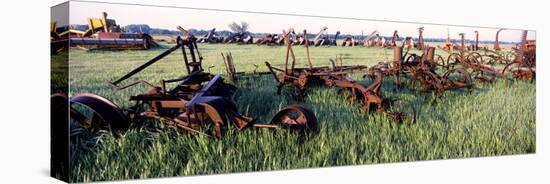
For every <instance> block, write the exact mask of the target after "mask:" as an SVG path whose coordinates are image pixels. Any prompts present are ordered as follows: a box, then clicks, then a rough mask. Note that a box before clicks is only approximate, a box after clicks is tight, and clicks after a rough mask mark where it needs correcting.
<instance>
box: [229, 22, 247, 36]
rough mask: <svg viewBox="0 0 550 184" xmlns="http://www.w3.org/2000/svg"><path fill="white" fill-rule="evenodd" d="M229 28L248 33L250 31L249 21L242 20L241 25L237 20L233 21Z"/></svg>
mask: <svg viewBox="0 0 550 184" xmlns="http://www.w3.org/2000/svg"><path fill="white" fill-rule="evenodd" d="M227 26H229V29H231V31H233V32H236V33H246V32H248V23H247V22H244V21H243V22H241V24H240V25H239V24H238V23H237V22H233V23H231V24H229V25H227Z"/></svg>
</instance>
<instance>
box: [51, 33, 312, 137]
mask: <svg viewBox="0 0 550 184" xmlns="http://www.w3.org/2000/svg"><path fill="white" fill-rule="evenodd" d="M178 29H179V30H180V31H181V32H183V33H184V37H183V38H181V37H178V38H177V43H176V45H175V46H173V47H172V48H170V49H168V50H166V51H165V52H163V53H161V54H160V55H158V56H156V57H154V58H152V59H151V60H149V61H148V62H146V63H144V64H143V65H141V66H139V67H137V68H136V69H134V70H132V71H130V72H129V73H128V74H126V75H124V76H122V77H121V78H119V79H117V80H115V81H113V82H111V84H112V85H113V86H114V87H115V88H116V89H118V90H122V89H126V88H128V87H131V86H134V85H137V84H145V85H147V86H149V90H148V91H147V92H145V93H142V94H138V95H135V96H131V97H130V101H133V102H135V105H134V106H132V107H130V108H128V109H122V108H119V107H118V106H117V105H115V104H114V103H113V102H111V101H109V100H108V99H106V98H103V97H101V96H98V95H95V94H89V93H85V94H76V95H74V96H73V97H71V98H70V99H66V100H56V101H61V102H65V103H69V104H70V105H69V109H70V117H71V119H72V120H74V121H76V122H78V123H79V124H80V126H82V127H84V128H88V129H92V130H96V129H102V128H103V127H108V128H110V129H111V131H112V132H113V133H114V135H115V136H118V135H120V133H122V132H124V131H126V130H127V129H128V128H129V126H130V124H132V123H134V124H135V123H141V122H144V120H147V119H155V120H159V121H161V122H163V123H166V124H168V125H172V126H176V127H179V128H181V129H183V130H186V131H188V132H192V133H199V134H202V135H207V136H209V137H218V138H220V137H222V136H223V133H224V127H227V126H225V125H226V124H229V123H231V124H233V125H234V127H236V128H237V129H238V130H242V129H245V128H247V127H256V128H288V129H291V130H296V131H298V132H300V133H304V134H305V133H312V132H314V131H316V130H317V129H318V127H317V120H316V117H315V114H314V113H313V112H312V111H311V110H309V109H308V108H306V107H305V106H303V105H289V106H287V107H285V108H283V109H282V110H281V111H279V112H278V113H277V114H276V115H275V116H274V117H273V119H272V120H271V122H270V123H260V122H259V121H257V120H255V119H253V118H251V117H246V116H244V115H241V114H240V113H239V112H238V110H237V106H236V104H235V102H234V101H233V97H234V94H235V92H236V90H237V88H236V87H235V86H233V85H231V84H228V83H225V82H224V79H223V78H222V77H221V76H220V75H214V74H210V73H207V72H204V70H203V68H202V60H203V58H202V56H201V54H200V52H199V51H198V48H197V43H196V38H195V37H194V36H193V35H191V34H190V33H189V32H187V31H186V30H184V29H183V28H181V27H178ZM178 49H181V52H182V55H183V61H184V64H185V67H186V70H187V75H185V76H183V77H180V78H176V79H169V80H161V81H160V84H159V85H153V84H151V83H149V82H147V81H144V80H138V81H136V82H132V83H130V84H128V85H125V86H121V83H122V82H123V81H125V80H127V79H129V78H130V77H132V76H134V75H135V74H137V73H139V72H141V71H142V70H144V69H146V68H147V67H148V66H150V65H152V64H154V63H155V62H157V61H159V60H161V59H162V58H164V57H165V56H167V55H169V54H170V53H172V52H174V51H176V50H178ZM174 83H175V87H173V88H167V85H169V84H174ZM53 98H54V97H52V99H53ZM55 98H56V99H60V97H58V96H56V97H55ZM52 101H53V100H52ZM86 112H88V113H86ZM88 114H91V115H88Z"/></svg>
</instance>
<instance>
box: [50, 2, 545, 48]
mask: <svg viewBox="0 0 550 184" xmlns="http://www.w3.org/2000/svg"><path fill="white" fill-rule="evenodd" d="M52 10H53V9H52ZM102 12H107V13H108V18H109V19H114V20H116V22H117V24H119V25H122V26H124V25H128V24H148V25H149V26H150V27H152V28H163V29H169V30H176V27H177V26H178V25H181V26H182V27H184V28H186V29H191V28H194V29H205V30H209V29H212V28H216V30H228V29H229V28H228V27H227V25H228V24H230V23H231V22H233V21H235V22H241V21H244V22H247V23H248V24H249V25H250V26H249V31H250V32H259V33H281V32H282V30H283V29H288V28H294V29H295V30H297V31H300V32H301V31H302V30H304V29H306V30H307V31H308V33H313V34H315V33H317V32H319V31H320V29H321V28H322V27H324V26H326V27H328V30H327V31H328V32H329V33H330V34H334V33H335V32H336V31H340V32H341V33H342V34H353V35H361V34H362V33H363V34H364V35H367V34H369V33H371V32H372V31H374V30H378V31H379V33H380V35H382V36H391V35H392V34H393V31H394V30H398V32H399V36H400V37H405V36H412V37H415V38H416V37H417V36H418V30H417V28H419V27H424V38H446V37H447V32H448V33H449V35H450V37H451V38H452V39H459V38H460V37H459V35H458V34H459V33H465V34H466V39H472V40H473V39H474V36H475V34H474V31H476V30H477V31H479V38H480V40H490V41H494V40H495V33H496V31H497V30H498V29H497V28H474V27H461V26H448V25H435V24H416V23H402V22H385V21H373V20H358V19H342V18H327V17H304V16H295V15H275V14H261V13H244V12H232V11H218V10H204V9H200V10H199V9H189V8H181V7H176V8H170V7H150V6H139V5H121V4H104V3H94V2H77V1H72V2H71V3H70V13H69V14H70V18H71V19H70V24H87V18H99V17H101V13H102ZM63 15H64V14H59V13H57V14H54V13H52V16H51V19H52V21H56V20H58V19H63V18H62V16H63ZM62 22H63V21H62ZM65 24H66V23H65ZM62 25H64V23H59V21H58V26H62ZM521 32H522V31H521V30H514V29H509V30H504V31H502V32H501V33H500V36H499V40H500V41H511V42H519V41H520V38H521ZM535 36H536V35H535V32H534V31H529V33H528V39H535Z"/></svg>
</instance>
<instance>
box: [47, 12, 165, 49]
mask: <svg viewBox="0 0 550 184" xmlns="http://www.w3.org/2000/svg"><path fill="white" fill-rule="evenodd" d="M51 27H52V28H51V36H50V38H51V47H52V53H56V52H57V51H59V50H62V49H63V48H65V47H67V46H76V47H79V48H85V47H90V46H91V47H94V46H95V47H98V48H119V49H129V48H137V49H149V48H152V47H156V46H158V44H157V43H156V42H155V41H154V40H153V38H152V37H151V36H150V35H148V34H145V33H125V32H123V31H122V28H121V27H120V25H117V24H116V21H115V20H114V19H108V18H107V13H105V12H103V14H102V16H101V18H88V28H87V29H86V30H84V31H81V30H76V29H71V28H70V27H69V26H66V27H63V28H58V27H57V23H56V22H52V24H51Z"/></svg>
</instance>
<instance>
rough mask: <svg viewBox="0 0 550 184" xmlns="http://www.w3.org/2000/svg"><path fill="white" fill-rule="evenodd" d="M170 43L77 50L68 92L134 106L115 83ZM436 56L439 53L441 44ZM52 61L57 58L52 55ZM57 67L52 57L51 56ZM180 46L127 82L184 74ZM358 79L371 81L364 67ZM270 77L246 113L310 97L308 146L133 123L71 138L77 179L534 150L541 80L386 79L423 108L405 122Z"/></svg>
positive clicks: (402, 107) (240, 59)
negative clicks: (285, 91) (420, 89)
mask: <svg viewBox="0 0 550 184" xmlns="http://www.w3.org/2000/svg"><path fill="white" fill-rule="evenodd" d="M199 47H200V51H201V52H202V54H203V56H204V63H203V66H204V68H207V67H208V66H214V67H213V68H211V69H210V72H211V73H215V74H224V75H225V68H224V67H223V60H222V57H221V55H220V53H221V52H229V51H230V52H232V54H233V58H234V61H235V63H236V68H237V71H244V72H252V71H253V70H254V68H255V67H254V65H255V64H256V65H258V66H259V67H258V71H267V68H266V67H265V65H264V64H263V63H264V61H269V62H271V64H273V65H274V66H282V65H283V63H284V60H283V59H284V56H285V48H284V47H269V46H256V45H233V44H223V45H221V44H220V45H211V44H199ZM294 49H295V52H296V55H297V62H298V66H305V64H306V59H305V56H306V55H305V49H304V48H303V47H294ZM310 50H311V56H312V59H313V62H314V65H317V66H320V65H329V64H330V63H329V58H334V57H335V56H336V55H337V54H343V55H344V64H346V65H352V64H363V65H368V66H372V65H374V64H376V63H378V62H380V61H384V60H390V59H391V58H392V50H390V49H380V48H364V47H355V48H342V47H321V48H311V49H310ZM162 51H164V49H155V50H129V51H98V50H96V51H83V50H78V49H71V51H70V60H69V65H70V67H69V68H70V73H69V76H70V80H69V84H70V89H69V90H70V95H74V94H76V93H82V92H90V93H95V94H98V95H100V96H104V97H106V98H108V99H110V100H112V101H114V102H115V103H116V104H118V105H119V106H121V107H129V106H131V105H133V104H131V103H130V101H129V100H128V98H129V96H131V95H136V94H139V93H143V92H145V90H146V87H145V86H139V87H134V88H130V89H125V90H122V91H117V90H115V89H114V88H112V87H111V86H110V85H109V84H108V82H109V81H113V80H115V79H117V78H119V77H121V76H122V75H124V74H125V73H127V72H129V71H130V70H132V69H134V68H135V67H137V66H139V65H141V64H143V63H144V62H146V61H147V60H148V59H150V58H152V57H154V56H156V55H157V54H159V53H161V52H162ZM436 53H440V51H437V52H436ZM52 62H55V60H54V61H52ZM52 64H53V63H52ZM185 74H186V72H185V69H184V64H183V61H182V58H181V53H180V52H174V53H172V54H171V55H169V56H168V57H167V58H165V59H164V60H162V61H160V62H158V63H156V64H154V65H152V66H151V67H149V68H148V69H146V70H144V71H143V72H142V73H140V74H138V75H136V76H134V77H133V78H131V79H129V80H128V81H129V82H130V81H133V80H137V79H144V80H147V81H150V82H153V83H158V81H160V80H161V79H172V78H177V77H179V76H182V75H185ZM352 77H353V78H355V79H357V80H358V81H359V82H361V83H364V84H368V83H370V81H369V80H368V79H362V78H361V77H360V75H359V74H356V75H353V76H352ZM274 84H275V82H274V80H273V79H272V77H271V76H269V75H264V76H260V77H257V78H254V79H249V80H244V81H241V82H240V83H239V84H238V86H239V89H240V91H239V95H238V96H239V98H238V100H237V105H238V107H239V111H240V112H241V113H242V114H243V115H246V116H250V117H255V118H258V119H259V120H262V121H269V120H270V118H271V117H272V116H273V115H275V113H276V112H277V111H279V110H280V109H281V108H283V107H284V106H286V105H289V104H293V103H305V104H306V105H307V106H308V107H310V108H311V109H313V111H314V112H315V113H316V115H317V118H318V120H319V124H320V131H319V133H318V134H317V135H315V136H313V137H311V138H310V139H309V140H307V141H305V142H304V143H300V142H299V141H297V140H298V136H297V135H295V134H294V133H293V132H289V131H286V130H266V129H262V130H260V129H246V130H244V131H237V130H232V131H229V132H228V133H227V135H226V136H225V137H224V138H223V139H221V140H217V139H212V138H207V137H204V136H201V135H189V134H186V133H182V131H180V130H177V129H175V128H172V127H165V126H163V125H161V124H159V123H157V124H155V125H151V126H154V127H147V128H143V129H131V130H130V131H129V132H127V133H126V134H125V136H123V137H122V138H120V139H115V138H113V136H111V135H110V134H104V135H102V136H101V137H96V138H93V139H92V138H90V139H86V137H88V136H86V135H80V136H78V137H79V138H78V139H72V140H71V148H72V149H71V169H72V171H73V172H71V181H74V182H88V181H97V180H121V179H137V178H151V177H168V176H186V175H197V174H218V173H230V172H248V171H266V170H279V169H296V168H311V167H327V166H341V165H355V164H373V163H389V162H403V161H418V160H435V159H450V158H466V157H481V156H496V155H509V154H525V153H535V151H536V148H535V84H534V83H530V82H522V81H518V82H513V83H512V84H511V85H510V86H505V84H504V82H503V81H498V82H496V83H495V84H491V85H482V84H479V85H477V86H476V88H475V90H473V92H467V91H464V90H458V91H448V92H446V94H445V96H444V97H442V98H438V97H437V96H435V95H432V94H425V93H417V92H415V91H410V90H408V89H404V90H402V91H398V90H395V89H394V87H393V86H394V85H393V81H392V80H391V79H386V80H385V81H384V83H383V86H382V95H383V96H385V97H390V98H395V99H399V100H398V101H397V102H396V103H395V104H394V106H393V107H392V109H391V110H392V111H405V112H410V109H411V106H413V107H415V109H416V110H417V113H418V118H417V122H416V123H415V124H412V123H411V122H409V121H406V122H404V123H402V124H398V123H396V122H395V121H392V120H391V118H390V117H388V116H386V115H384V114H383V113H379V112H371V113H366V112H364V111H362V110H360V109H359V108H358V106H357V104H349V103H348V102H347V101H346V100H345V96H340V95H338V94H337V92H336V89H330V88H324V87H317V88H312V89H311V90H309V91H308V97H307V98H306V99H305V101H303V102H300V101H295V100H294V99H293V98H290V97H288V96H285V95H276V88H275V85H274Z"/></svg>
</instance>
